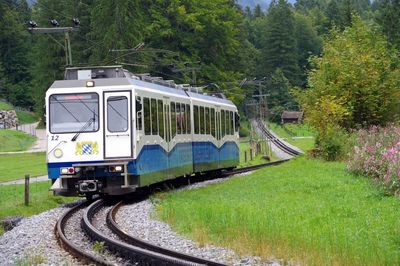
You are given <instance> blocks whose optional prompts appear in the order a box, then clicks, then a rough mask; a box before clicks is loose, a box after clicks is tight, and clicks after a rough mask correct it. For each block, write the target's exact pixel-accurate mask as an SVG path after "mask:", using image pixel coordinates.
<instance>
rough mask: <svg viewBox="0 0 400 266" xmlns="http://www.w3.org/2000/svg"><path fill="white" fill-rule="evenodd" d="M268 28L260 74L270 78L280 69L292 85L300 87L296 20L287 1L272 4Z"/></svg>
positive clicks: (265, 35)
mask: <svg viewBox="0 0 400 266" xmlns="http://www.w3.org/2000/svg"><path fill="white" fill-rule="evenodd" d="M266 26H267V27H266V29H265V34H264V37H265V39H264V43H263V47H262V49H261V51H262V61H263V62H262V65H261V66H262V69H260V70H259V74H261V75H266V76H269V75H271V74H272V73H274V72H275V70H276V69H277V68H280V69H281V70H282V72H283V73H284V75H285V77H286V78H288V79H289V81H290V83H291V84H292V85H300V84H301V81H300V76H299V72H300V70H299V67H298V65H297V62H298V56H297V43H296V38H295V32H294V30H295V20H294V16H293V13H292V10H291V9H290V4H288V2H287V1H286V0H274V1H272V2H271V5H270V7H269V10H268V14H267V25H266Z"/></svg>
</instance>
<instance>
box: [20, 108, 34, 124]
mask: <svg viewBox="0 0 400 266" xmlns="http://www.w3.org/2000/svg"><path fill="white" fill-rule="evenodd" d="M16 112H17V117H18V120H19V123H20V124H31V123H34V122H37V121H38V118H37V116H36V114H35V113H32V112H25V111H16Z"/></svg>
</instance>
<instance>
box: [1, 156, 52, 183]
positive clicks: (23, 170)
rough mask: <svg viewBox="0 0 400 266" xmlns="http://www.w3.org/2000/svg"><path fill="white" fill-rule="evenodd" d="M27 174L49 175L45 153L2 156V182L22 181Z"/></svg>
mask: <svg viewBox="0 0 400 266" xmlns="http://www.w3.org/2000/svg"><path fill="white" fill-rule="evenodd" d="M21 162H23V163H21ZM25 174H30V175H31V176H42V175H46V174H47V169H46V154H45V153H44V152H38V153H21V154H7V155H0V182H4V181H10V180H17V179H21V178H24V176H25Z"/></svg>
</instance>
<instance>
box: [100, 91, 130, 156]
mask: <svg viewBox="0 0 400 266" xmlns="http://www.w3.org/2000/svg"><path fill="white" fill-rule="evenodd" d="M103 96H104V97H103V99H104V158H106V159H111V158H124V157H132V124H131V123H132V122H131V121H132V110H131V92H130V91H118V92H104V93H103Z"/></svg>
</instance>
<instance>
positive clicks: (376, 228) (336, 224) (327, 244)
mask: <svg viewBox="0 0 400 266" xmlns="http://www.w3.org/2000/svg"><path fill="white" fill-rule="evenodd" d="M344 169H345V167H344V164H342V163H332V162H330V163H328V162H322V161H319V160H307V159H305V158H303V157H302V158H297V159H294V160H292V161H290V162H288V163H286V164H284V165H280V166H276V167H270V168H265V169H261V170H258V171H256V172H254V173H253V174H251V175H248V176H238V177H236V178H233V179H231V180H229V181H227V182H225V183H221V184H216V185H211V186H208V187H205V188H201V189H196V190H188V191H180V192H172V193H164V194H159V195H158V196H157V197H158V198H160V199H161V201H158V202H159V203H158V205H157V215H158V216H159V217H160V218H161V219H162V220H164V221H167V222H168V223H170V224H171V225H172V226H173V228H174V229H175V230H177V231H178V232H180V233H183V234H185V235H188V236H189V237H191V238H193V239H195V240H196V241H198V242H199V243H200V244H204V243H214V244H217V245H222V246H227V247H230V248H232V249H234V250H236V251H238V252H239V253H241V254H253V255H259V256H261V257H262V258H264V259H266V260H268V258H270V257H275V258H280V259H283V263H286V262H295V263H300V264H304V265H399V264H400V240H399V239H400V219H399V218H398V217H400V199H399V198H396V197H386V196H383V195H382V194H381V193H380V192H379V191H378V190H377V189H376V187H375V186H373V185H372V184H371V183H370V181H369V180H368V179H366V178H364V177H357V176H352V175H350V174H348V173H347V172H346V171H345V170H344Z"/></svg>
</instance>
